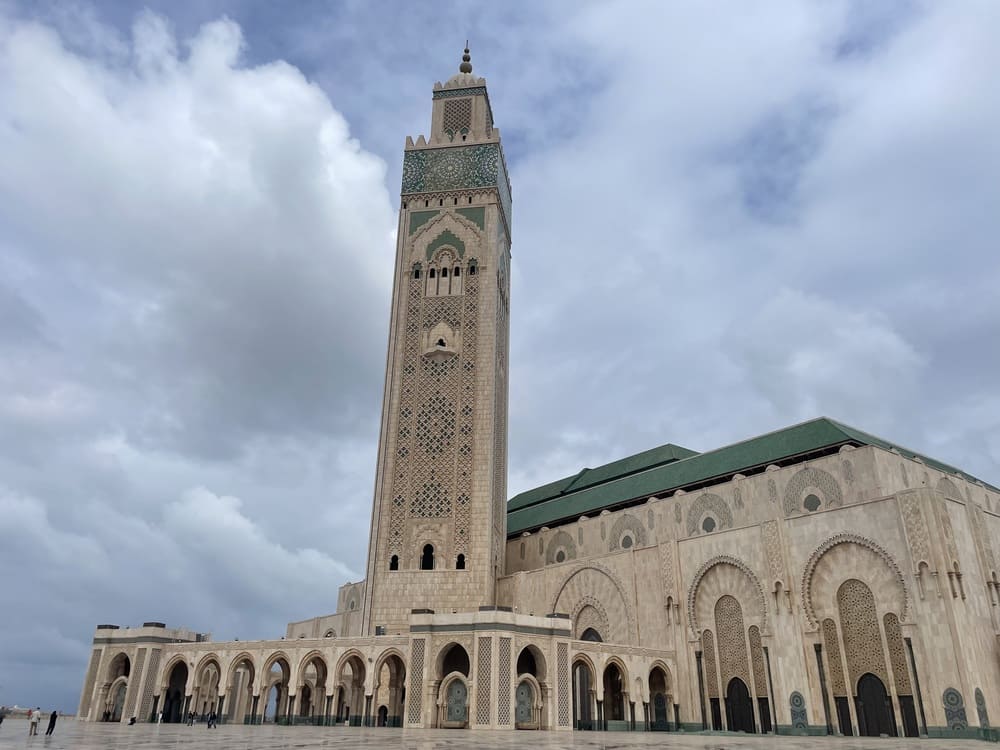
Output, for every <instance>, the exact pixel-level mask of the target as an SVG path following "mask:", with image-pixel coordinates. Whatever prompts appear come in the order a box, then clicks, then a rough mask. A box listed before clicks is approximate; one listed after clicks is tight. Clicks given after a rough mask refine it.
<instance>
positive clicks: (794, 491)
mask: <svg viewBox="0 0 1000 750" xmlns="http://www.w3.org/2000/svg"><path fill="white" fill-rule="evenodd" d="M806 489H817V490H819V492H820V494H822V496H823V497H822V498H821V500H822V506H821V507H824V508H836V507H839V506H841V505H843V503H844V497H843V495H842V493H841V491H840V485H839V484H838V483H837V480H836V479H835V478H834V477H833V475H832V474H830V473H829V472H827V471H823V470H822V469H817V468H815V467H812V466H807V467H805V468H804V469H799V470H798V471H797V472H795V474H794V475H792V478H791V479H790V480H788V484H787V485H786V486H785V504H784V508H785V515H786V516H790V515H795V514H798V513H802V512H803V511H805V510H809V511H812V510H816V508H809V506H808V505H805V506H804V505H803V502H804V500H806V499H807V498H808V497H812V496H814V495H806V494H805V491H806Z"/></svg>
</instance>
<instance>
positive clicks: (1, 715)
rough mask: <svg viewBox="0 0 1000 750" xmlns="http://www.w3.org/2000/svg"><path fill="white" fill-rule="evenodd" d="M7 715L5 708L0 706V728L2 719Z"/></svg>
mask: <svg viewBox="0 0 1000 750" xmlns="http://www.w3.org/2000/svg"><path fill="white" fill-rule="evenodd" d="M6 715H7V707H6V706H0V727H2V726H3V719H4V717H5V716H6Z"/></svg>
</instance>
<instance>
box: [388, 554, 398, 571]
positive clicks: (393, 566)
mask: <svg viewBox="0 0 1000 750" xmlns="http://www.w3.org/2000/svg"><path fill="white" fill-rule="evenodd" d="M389 570H399V555H393V556H392V557H390V558H389Z"/></svg>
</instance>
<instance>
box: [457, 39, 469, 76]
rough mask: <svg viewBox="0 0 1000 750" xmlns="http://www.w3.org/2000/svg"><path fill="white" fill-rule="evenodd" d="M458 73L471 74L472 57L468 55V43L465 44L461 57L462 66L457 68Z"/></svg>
mask: <svg viewBox="0 0 1000 750" xmlns="http://www.w3.org/2000/svg"><path fill="white" fill-rule="evenodd" d="M458 72H459V73H471V72H472V56H471V55H470V54H469V42H468V41H466V43H465V54H464V55H462V64H461V65H459V66H458Z"/></svg>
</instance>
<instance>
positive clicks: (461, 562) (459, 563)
mask: <svg viewBox="0 0 1000 750" xmlns="http://www.w3.org/2000/svg"><path fill="white" fill-rule="evenodd" d="M455 570H465V555H459V556H458V559H457V560H456V561H455Z"/></svg>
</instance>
